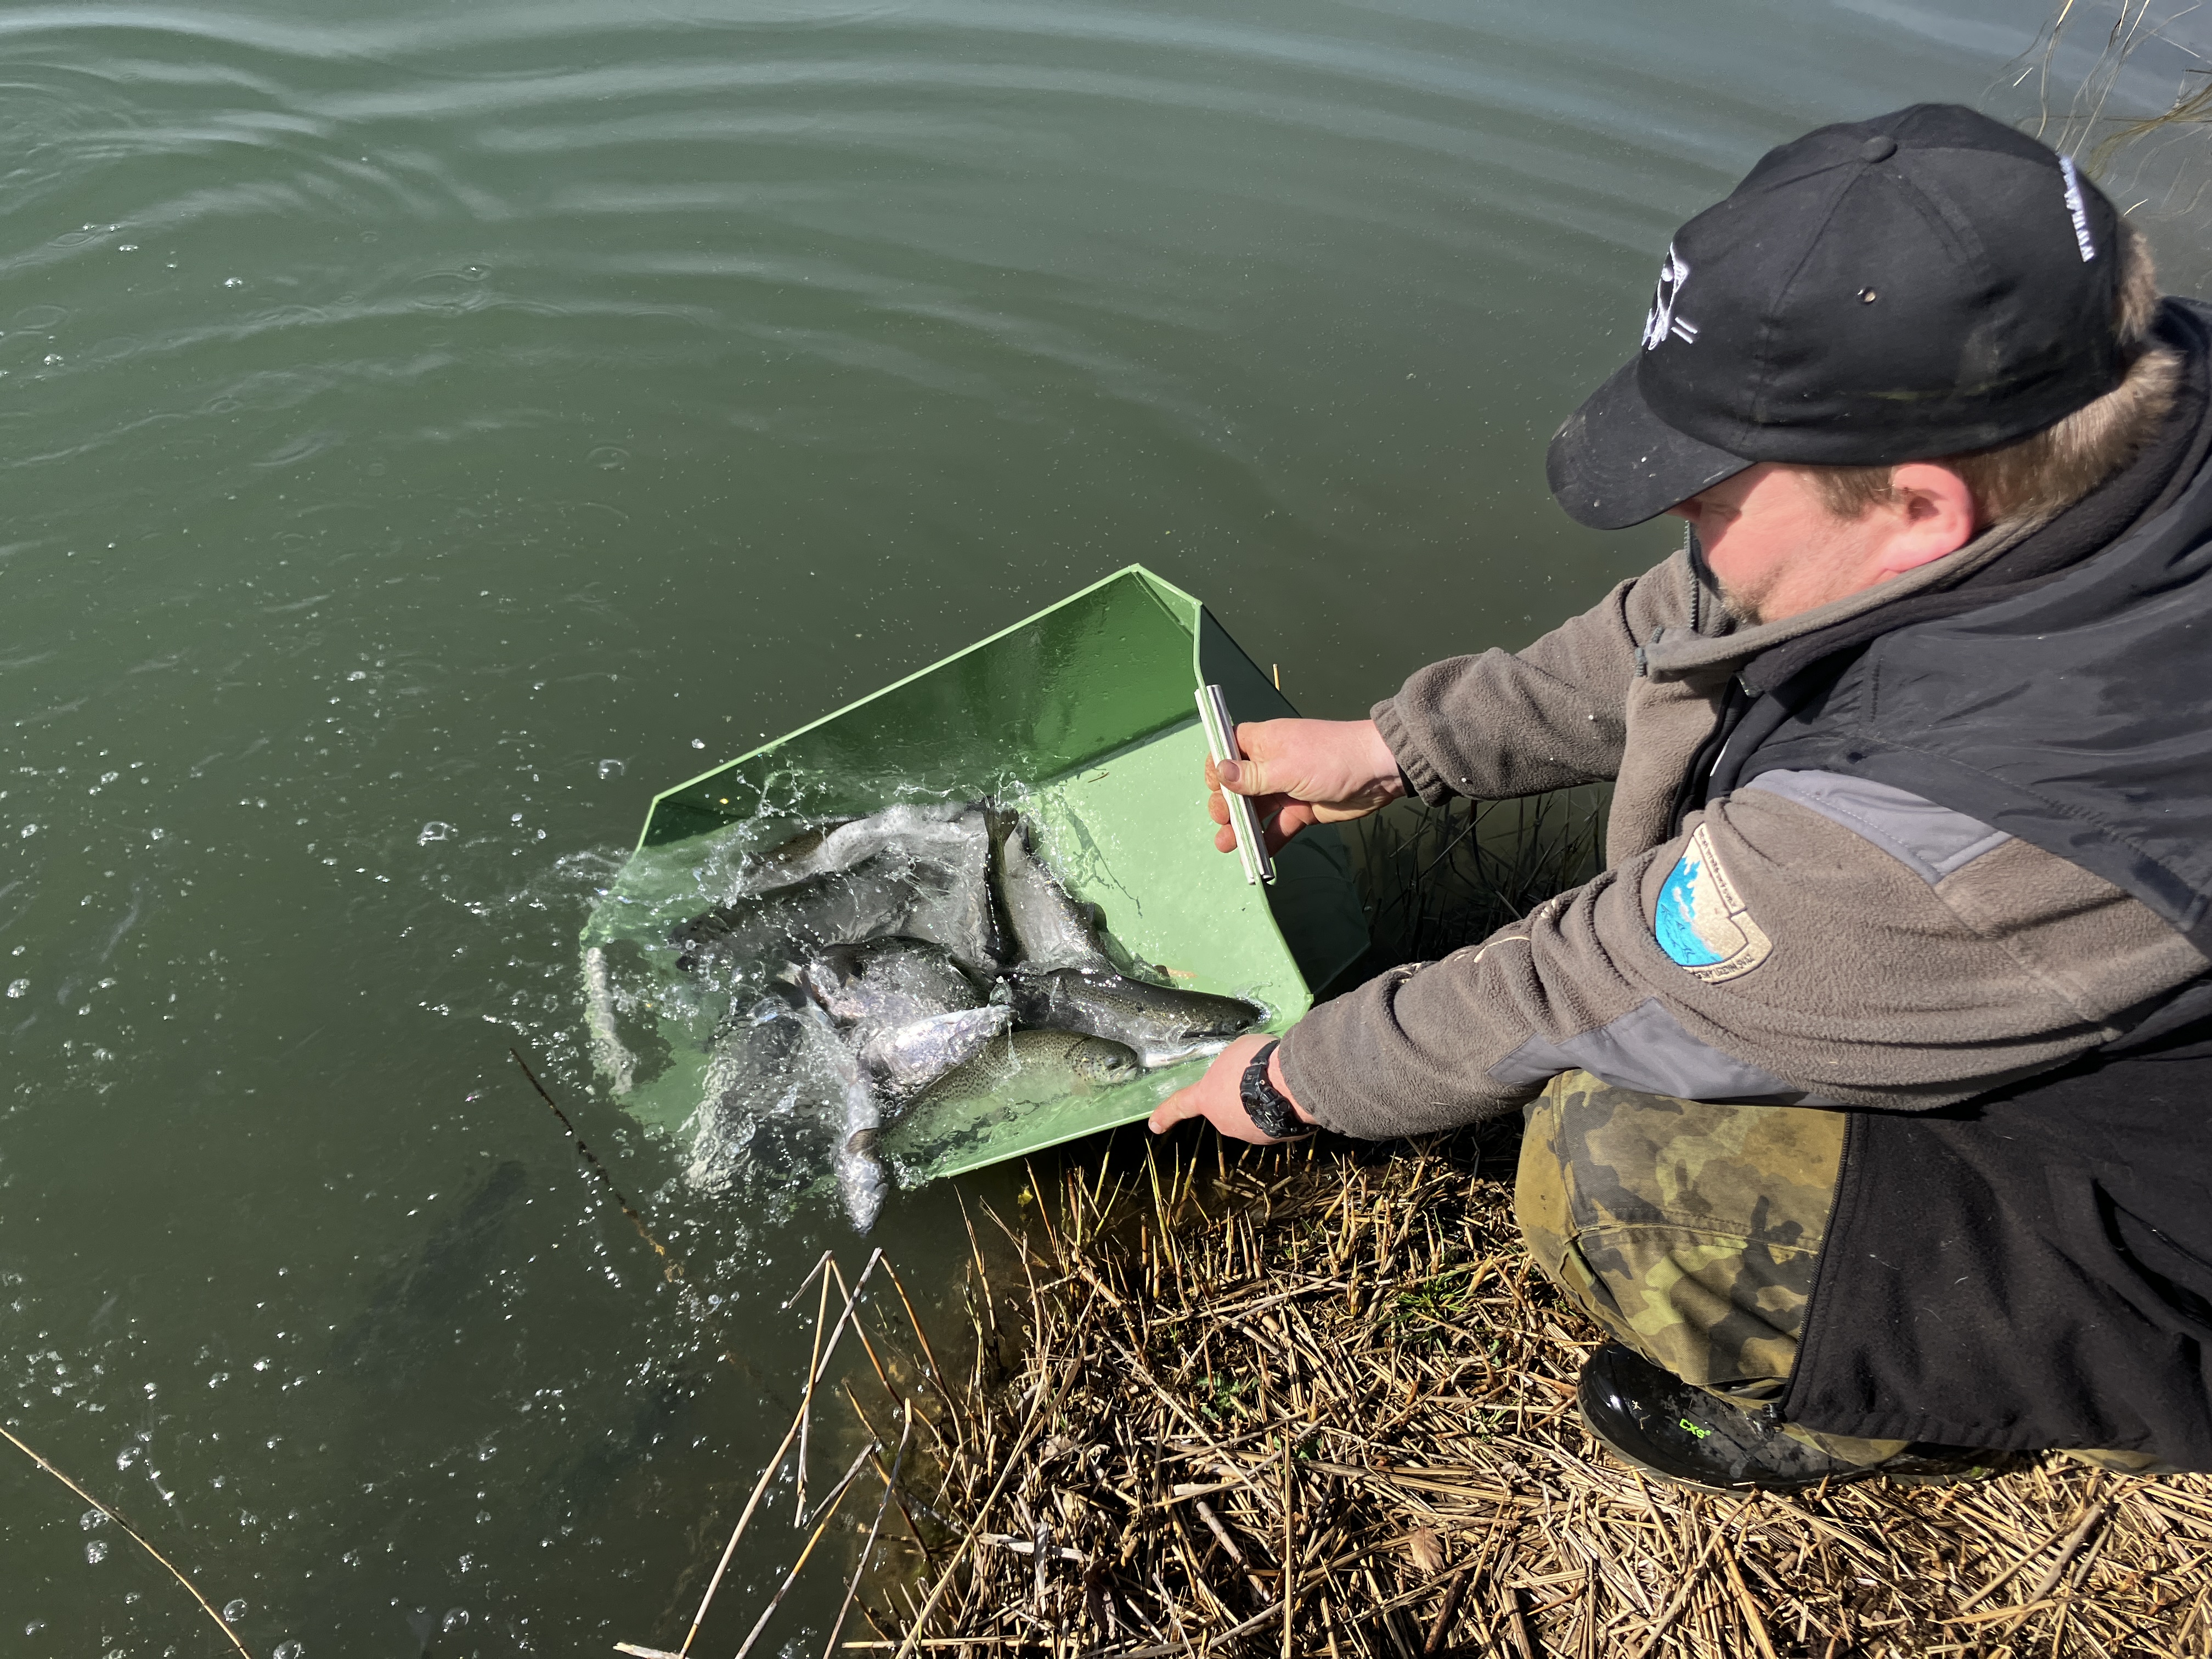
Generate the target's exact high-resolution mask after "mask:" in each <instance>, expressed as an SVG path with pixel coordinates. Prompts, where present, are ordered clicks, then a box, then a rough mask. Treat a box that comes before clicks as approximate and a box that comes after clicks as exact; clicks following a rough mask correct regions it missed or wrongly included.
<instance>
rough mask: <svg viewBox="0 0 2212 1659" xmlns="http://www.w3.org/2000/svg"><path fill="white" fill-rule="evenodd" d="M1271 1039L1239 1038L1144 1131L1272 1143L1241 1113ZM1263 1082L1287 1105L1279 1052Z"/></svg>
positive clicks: (1296, 1108)
mask: <svg viewBox="0 0 2212 1659" xmlns="http://www.w3.org/2000/svg"><path fill="white" fill-rule="evenodd" d="M1274 724H1276V725H1279V726H1290V725H1299V726H1305V725H1315V726H1318V725H1320V724H1321V722H1320V721H1318V720H1312V721H1308V720H1298V721H1291V720H1278V721H1276V722H1274ZM1273 1041H1274V1039H1273V1038H1272V1037H1267V1036H1241V1037H1238V1038H1237V1041H1236V1042H1232V1043H1231V1044H1230V1045H1229V1046H1228V1047H1227V1048H1224V1049H1223V1050H1222V1051H1221V1052H1220V1053H1219V1054H1216V1055H1215V1056H1214V1057H1213V1064H1212V1065H1211V1066H1207V1067H1206V1075H1205V1076H1204V1077H1202V1078H1200V1079H1199V1080H1198V1081H1197V1082H1195V1083H1194V1084H1192V1085H1190V1087H1188V1089H1178V1090H1176V1091H1175V1093H1173V1094H1171V1095H1170V1096H1169V1097H1167V1098H1166V1099H1165V1100H1164V1101H1162V1102H1161V1103H1159V1104H1158V1106H1157V1107H1155V1108H1154V1109H1153V1111H1152V1121H1151V1123H1150V1124H1149V1126H1148V1127H1150V1128H1151V1130H1152V1133H1154V1134H1156V1135H1160V1134H1165V1133H1167V1132H1168V1131H1169V1130H1170V1129H1172V1128H1174V1127H1175V1126H1176V1124H1178V1123H1180V1122H1182V1121H1183V1120H1184V1119H1185V1118H1187V1117H1202V1118H1204V1119H1205V1120H1206V1121H1207V1122H1208V1123H1211V1124H1212V1126H1213V1127H1215V1128H1216V1129H1218V1130H1219V1131H1220V1132H1221V1133H1223V1134H1225V1135H1227V1136H1228V1137H1230V1139H1232V1140H1249V1141H1253V1142H1255V1143H1256V1144H1257V1145H1259V1146H1273V1145H1274V1144H1275V1143H1274V1141H1273V1139H1271V1138H1270V1137H1268V1136H1267V1135H1264V1134H1262V1133H1260V1129H1259V1127H1258V1126H1257V1125H1256V1124H1255V1123H1254V1122H1253V1121H1252V1118H1251V1115H1250V1114H1249V1113H1248V1112H1247V1111H1246V1110H1245V1109H1244V1095H1243V1082H1244V1068H1245V1067H1246V1066H1249V1065H1250V1064H1251V1063H1252V1056H1253V1055H1255V1054H1258V1053H1259V1052H1260V1050H1261V1049H1262V1048H1266V1047H1267V1044H1268V1043H1270V1042H1273ZM1267 1080H1268V1081H1269V1082H1270V1083H1273V1085H1275V1087H1276V1088H1278V1089H1279V1090H1281V1091H1282V1094H1283V1098H1284V1099H1285V1100H1290V1097H1291V1091H1290V1090H1289V1089H1288V1088H1287V1087H1285V1085H1284V1083H1283V1051H1282V1050H1281V1049H1279V1048H1278V1049H1276V1050H1275V1052H1274V1053H1273V1054H1270V1055H1269V1056H1268V1057H1267ZM1291 1110H1292V1111H1293V1112H1296V1113H1297V1116H1298V1121H1300V1122H1301V1123H1312V1122H1315V1121H1316V1119H1314V1118H1313V1117H1311V1116H1310V1115H1307V1112H1306V1109H1305V1108H1304V1107H1303V1106H1300V1105H1299V1104H1298V1103H1297V1102H1296V1101H1295V1100H1291Z"/></svg>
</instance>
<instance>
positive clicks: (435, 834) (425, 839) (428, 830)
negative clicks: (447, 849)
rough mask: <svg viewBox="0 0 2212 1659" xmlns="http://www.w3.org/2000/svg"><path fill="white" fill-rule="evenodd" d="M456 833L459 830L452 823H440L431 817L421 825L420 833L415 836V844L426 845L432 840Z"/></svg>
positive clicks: (418, 845)
mask: <svg viewBox="0 0 2212 1659" xmlns="http://www.w3.org/2000/svg"><path fill="white" fill-rule="evenodd" d="M458 833H459V831H457V830H456V829H454V827H453V825H452V824H450V823H439V822H438V821H437V820H436V819H435V818H433V819H432V820H431V821H430V822H429V823H426V824H424V825H423V826H422V834H421V835H419V836H416V837H415V844H416V846H417V847H428V845H429V844H430V843H431V842H434V841H443V840H445V839H446V837H447V836H452V835H455V834H458Z"/></svg>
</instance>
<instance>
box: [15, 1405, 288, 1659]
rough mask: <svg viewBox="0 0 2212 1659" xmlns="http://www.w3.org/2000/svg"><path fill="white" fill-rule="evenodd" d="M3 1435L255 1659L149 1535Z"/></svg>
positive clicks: (244, 1658) (244, 1654)
mask: <svg viewBox="0 0 2212 1659" xmlns="http://www.w3.org/2000/svg"><path fill="white" fill-rule="evenodd" d="M0 1435H7V1437H8V1443H9V1445H11V1446H13V1447H14V1448H15V1449H16V1450H17V1451H19V1452H21V1453H22V1454H23V1455H24V1456H26V1457H27V1458H29V1459H30V1460H31V1461H32V1462H33V1463H36V1464H37V1465H38V1466H39V1467H40V1468H42V1469H44V1470H45V1471H46V1473H47V1474H51V1475H52V1476H53V1478H54V1479H55V1480H58V1481H60V1482H61V1483H62V1485H64V1486H67V1487H68V1488H69V1489H70V1491H71V1492H75V1493H76V1495H77V1496H78V1497H79V1498H82V1499H84V1501H85V1502H86V1503H88V1504H91V1505H92V1506H93V1508H94V1509H96V1510H99V1511H100V1513H101V1514H102V1515H104V1516H106V1517H107V1518H108V1519H109V1520H111V1521H112V1522H115V1524H116V1525H117V1526H118V1527H120V1528H123V1530H124V1532H125V1534H127V1535H128V1536H129V1537H130V1539H131V1542H132V1543H134V1544H136V1545H137V1546H138V1547H139V1548H140V1549H142V1550H143V1551H145V1552H146V1553H147V1554H149V1555H150V1556H152V1557H153V1558H154V1559H155V1560H156V1561H159V1562H160V1563H161V1565H163V1566H164V1567H166V1568H167V1569H168V1573H169V1577H172V1578H173V1579H175V1580H176V1581H177V1582H178V1583H179V1584H182V1585H183V1586H184V1587H185V1594H186V1595H190V1596H191V1598H192V1600H193V1601H197V1602H198V1603H199V1604H200V1608H201V1611H203V1612H204V1613H206V1614H207V1616H208V1617H209V1618H210V1619H212V1620H215V1625H216V1629H217V1630H219V1631H221V1632H222V1635H223V1639H224V1640H225V1641H227V1642H228V1643H229V1644H231V1646H233V1647H234V1648H236V1649H237V1650H238V1651H239V1653H240V1656H241V1659H253V1656H252V1654H250V1653H247V1652H246V1644H245V1643H243V1642H241V1641H240V1640H239V1639H238V1637H237V1635H236V1634H235V1633H234V1632H233V1631H232V1630H231V1628H230V1626H229V1625H228V1624H227V1623H225V1622H224V1620H223V1616H222V1614H221V1613H217V1612H216V1610H215V1609H214V1608H213V1607H210V1606H209V1605H208V1599H207V1597H206V1596H204V1595H201V1594H200V1593H199V1590H198V1589H197V1587H195V1586H194V1584H193V1583H192V1581H191V1579H189V1578H187V1577H185V1575H184V1574H183V1573H181V1572H179V1571H177V1568H176V1566H175V1565H174V1564H173V1562H171V1561H170V1559H169V1558H168V1557H167V1556H166V1555H164V1554H162V1553H161V1551H159V1550H157V1549H155V1547H153V1545H151V1544H150V1543H149V1542H147V1541H146V1534H143V1533H142V1532H140V1531H139V1530H138V1528H136V1527H134V1526H132V1525H131V1523H130V1522H128V1521H125V1519H124V1518H123V1517H122V1516H119V1515H118V1514H117V1513H116V1512H115V1511H114V1510H111V1509H110V1508H108V1507H107V1505H106V1504H103V1503H101V1502H100V1500H99V1499H98V1498H94V1496H93V1495H92V1494H91V1493H90V1492H87V1491H86V1490H85V1489H84V1488H83V1487H82V1486H78V1485H77V1483H76V1481H74V1480H70V1478H69V1476H67V1475H65V1474H63V1473H62V1472H61V1471H60V1470H59V1469H58V1468H55V1467H54V1466H53V1465H52V1464H51V1463H49V1462H46V1459H45V1458H43V1457H41V1456H40V1455H38V1453H36V1452H34V1451H33V1450H32V1449H30V1448H29V1447H28V1446H27V1445H25V1444H24V1443H22V1442H21V1441H20V1440H18V1439H17V1438H16V1437H15V1436H14V1435H12V1434H9V1432H8V1431H7V1430H6V1429H5V1428H0Z"/></svg>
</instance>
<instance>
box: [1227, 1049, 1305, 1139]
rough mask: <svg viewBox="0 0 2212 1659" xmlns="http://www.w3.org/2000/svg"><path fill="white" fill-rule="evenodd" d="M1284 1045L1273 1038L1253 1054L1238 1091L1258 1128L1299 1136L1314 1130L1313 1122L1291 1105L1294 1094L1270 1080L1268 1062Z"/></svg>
mask: <svg viewBox="0 0 2212 1659" xmlns="http://www.w3.org/2000/svg"><path fill="white" fill-rule="evenodd" d="M1280 1046H1281V1045H1280V1044H1279V1043H1273V1042H1270V1043H1269V1044H1268V1045H1267V1047H1266V1048H1262V1049H1261V1050H1260V1052H1259V1053H1258V1054H1255V1055H1253V1056H1252V1063H1251V1064H1250V1065H1249V1066H1246V1067H1245V1068H1244V1081H1243V1085H1242V1086H1241V1087H1240V1088H1239V1090H1238V1091H1237V1092H1238V1094H1239V1095H1240V1096H1241V1097H1242V1098H1243V1102H1244V1115H1246V1116H1247V1117H1249V1118H1250V1119H1251V1120H1252V1127H1254V1128H1255V1129H1257V1130H1258V1131H1259V1132H1260V1133H1261V1134H1263V1135H1266V1136H1267V1138H1268V1139H1271V1140H1295V1139H1297V1138H1298V1137H1299V1136H1300V1135H1310V1134H1311V1133H1313V1126H1312V1125H1311V1124H1310V1123H1304V1122H1301V1121H1299V1118H1298V1115H1297V1112H1296V1111H1295V1110H1293V1109H1292V1108H1291V1102H1290V1097H1289V1096H1287V1095H1285V1093H1284V1092H1283V1091H1281V1090H1280V1089H1278V1088H1277V1087H1276V1086H1275V1085H1273V1083H1270V1082H1269V1081H1268V1080H1267V1062H1268V1060H1271V1059H1272V1058H1273V1056H1274V1053H1275V1050H1276V1049H1277V1048H1279V1047H1280Z"/></svg>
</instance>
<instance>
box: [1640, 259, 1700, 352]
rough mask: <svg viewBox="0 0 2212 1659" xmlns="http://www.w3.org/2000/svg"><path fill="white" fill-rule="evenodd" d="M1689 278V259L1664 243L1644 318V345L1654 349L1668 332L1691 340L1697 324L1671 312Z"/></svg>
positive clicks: (1696, 330) (1679, 337) (1695, 335)
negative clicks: (1656, 282)
mask: <svg viewBox="0 0 2212 1659" xmlns="http://www.w3.org/2000/svg"><path fill="white" fill-rule="evenodd" d="M1689 279H1690V266H1689V262H1688V261H1687V260H1686V259H1684V258H1682V256H1681V255H1680V254H1679V253H1677V252H1674V244H1673V243H1672V242H1669V243H1668V245H1667V258H1666V259H1665V260H1664V261H1663V262H1662V264H1660V266H1659V287H1658V289H1657V290H1656V292H1655V293H1654V294H1653V295H1652V296H1651V314H1650V316H1648V317H1646V318H1645V319H1644V349H1645V350H1646V351H1656V350H1657V349H1659V348H1660V347H1661V346H1662V345H1664V344H1665V343H1667V338H1668V336H1669V335H1672V336H1673V337H1674V338H1676V339H1678V340H1694V339H1696V338H1697V337H1698V325H1696V324H1695V323H1692V322H1686V321H1685V320H1683V319H1681V318H1680V317H1677V316H1676V315H1675V314H1674V307H1675V305H1676V304H1677V303H1678V302H1679V301H1680V299H1681V297H1682V284H1683V283H1686V282H1687V281H1689Z"/></svg>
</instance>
